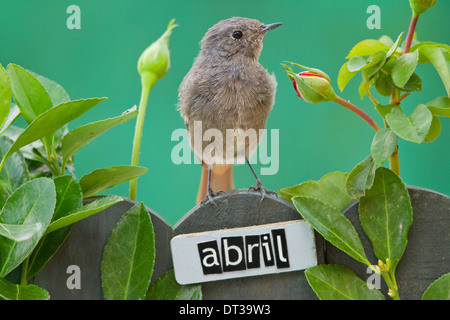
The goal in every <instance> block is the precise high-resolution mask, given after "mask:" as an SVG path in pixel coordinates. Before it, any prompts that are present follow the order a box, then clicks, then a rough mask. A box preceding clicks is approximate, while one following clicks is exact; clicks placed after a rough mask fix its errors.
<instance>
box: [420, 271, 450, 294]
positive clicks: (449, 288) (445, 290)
mask: <svg viewBox="0 0 450 320" xmlns="http://www.w3.org/2000/svg"><path fill="white" fill-rule="evenodd" d="M422 300H450V273H446V274H444V275H443V276H441V277H440V278H439V279H437V280H435V281H433V283H432V284H430V286H429V287H428V288H427V290H425V292H424V293H423V295H422Z"/></svg>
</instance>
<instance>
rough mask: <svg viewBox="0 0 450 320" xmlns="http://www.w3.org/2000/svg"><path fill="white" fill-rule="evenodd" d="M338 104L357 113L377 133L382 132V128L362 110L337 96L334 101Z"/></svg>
mask: <svg viewBox="0 0 450 320" xmlns="http://www.w3.org/2000/svg"><path fill="white" fill-rule="evenodd" d="M333 101H334V102H336V103H337V104H340V105H341V106H343V107H344V108H347V109H349V110H350V111H353V112H354V113H356V114H357V115H358V116H359V117H360V118H361V119H363V120H364V121H365V122H367V123H368V124H369V126H371V127H372V128H373V129H374V130H375V131H378V130H380V127H379V126H378V125H377V124H376V123H375V121H373V119H372V118H371V117H369V116H368V115H367V114H366V113H365V112H364V111H362V110H361V109H360V108H358V107H357V106H355V105H354V104H352V103H350V102H348V101H347V100H344V99H342V98H341V97H339V96H336V98H335V99H334V100H333Z"/></svg>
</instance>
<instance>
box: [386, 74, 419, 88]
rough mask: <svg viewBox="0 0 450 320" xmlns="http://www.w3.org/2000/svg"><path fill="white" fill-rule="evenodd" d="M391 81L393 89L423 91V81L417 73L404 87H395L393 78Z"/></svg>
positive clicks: (390, 78)
mask: <svg viewBox="0 0 450 320" xmlns="http://www.w3.org/2000/svg"><path fill="white" fill-rule="evenodd" d="M389 81H390V83H391V85H392V86H393V87H395V88H396V89H400V90H402V91H406V92H411V91H422V79H420V77H419V76H418V75H417V74H416V73H413V74H412V75H411V77H410V78H409V79H408V82H407V83H406V84H405V85H404V86H403V87H398V86H397V85H395V83H394V81H393V80H392V77H389Z"/></svg>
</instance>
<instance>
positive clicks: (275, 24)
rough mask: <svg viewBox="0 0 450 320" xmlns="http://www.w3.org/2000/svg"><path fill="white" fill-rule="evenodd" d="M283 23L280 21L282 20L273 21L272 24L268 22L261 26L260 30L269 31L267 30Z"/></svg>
mask: <svg viewBox="0 0 450 320" xmlns="http://www.w3.org/2000/svg"><path fill="white" fill-rule="evenodd" d="M281 25H282V23H280V22H277V23H271V24H266V25H263V26H262V27H261V29H260V32H267V31H269V30H273V29H275V28H278V27H279V26H281Z"/></svg>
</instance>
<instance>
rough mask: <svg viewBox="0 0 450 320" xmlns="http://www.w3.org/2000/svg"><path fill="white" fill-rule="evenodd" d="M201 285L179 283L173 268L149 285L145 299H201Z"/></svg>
mask: <svg viewBox="0 0 450 320" xmlns="http://www.w3.org/2000/svg"><path fill="white" fill-rule="evenodd" d="M201 288H202V287H201V285H199V284H194V285H185V286H182V285H179V284H178V282H177V281H176V280H175V273H174V271H173V270H170V271H167V272H166V273H165V274H163V275H162V276H161V277H160V278H159V279H158V280H156V281H155V283H153V284H151V285H150V288H149V289H148V292H147V295H146V296H145V300H201V299H202V290H201Z"/></svg>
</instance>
